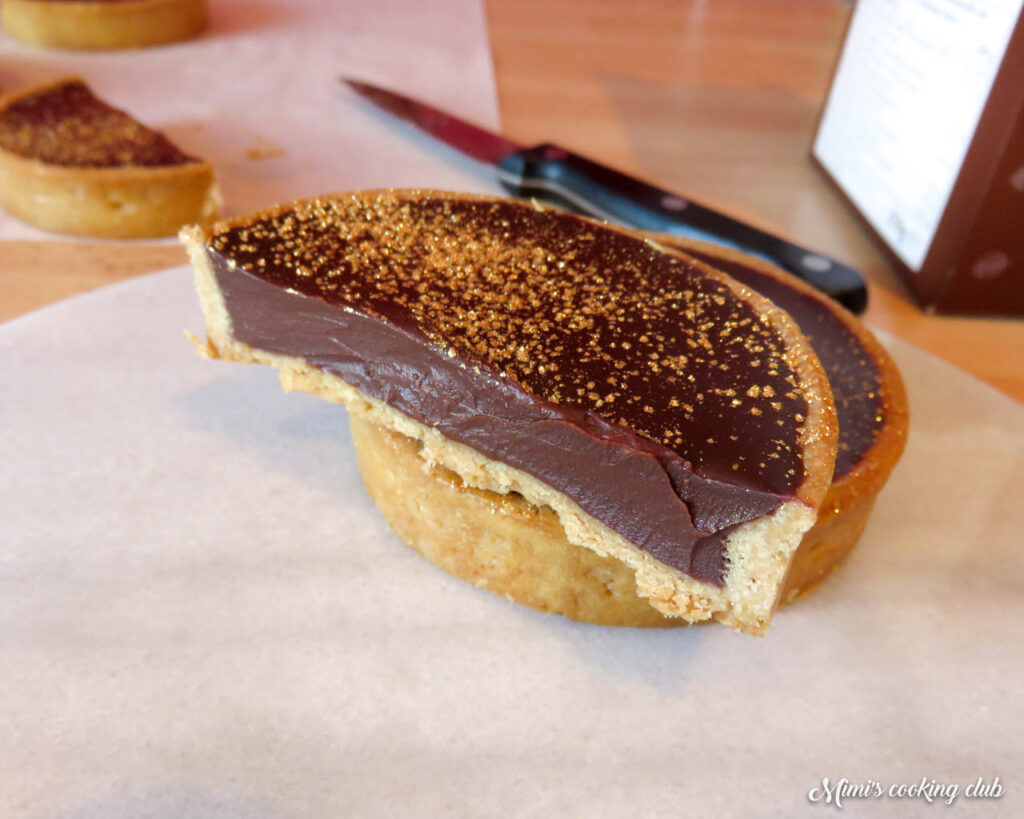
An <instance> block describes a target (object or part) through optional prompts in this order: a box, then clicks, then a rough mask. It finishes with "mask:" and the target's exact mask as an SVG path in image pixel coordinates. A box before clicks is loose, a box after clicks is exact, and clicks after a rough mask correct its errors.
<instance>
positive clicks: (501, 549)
mask: <svg viewBox="0 0 1024 819" xmlns="http://www.w3.org/2000/svg"><path fill="white" fill-rule="evenodd" d="M349 418H350V422H351V427H352V440H353V443H354V444H355V451H356V459H357V461H358V463H359V470H360V472H361V473H362V475H363V480H364V481H365V483H366V488H367V491H368V492H369V493H370V497H371V498H372V499H373V502H374V503H375V504H376V505H377V507H378V508H379V509H380V511H381V513H382V514H383V515H384V518H385V519H386V520H387V521H388V524H389V525H390V526H391V528H392V529H393V530H394V532H395V534H397V535H398V536H399V537H400V538H401V539H402V540H404V541H405V542H406V543H408V544H409V545H410V546H412V547H413V548H414V549H415V550H416V551H418V552H419V553H420V554H422V555H423V556H424V557H426V558H427V559H428V560H429V561H431V562H432V563H434V564H436V565H437V566H440V567H441V568H442V569H444V570H445V571H446V572H448V573H450V574H453V575H455V576H456V577H459V578H461V579H462V580H466V581H468V582H470V583H472V584H473V585H474V586H479V587H480V588H482V589H486V590H487V591H489V592H492V593H494V594H497V595H500V596H502V597H505V598H507V599H509V600H512V601H513V602H516V603H520V604H522V605H524V606H529V607H530V608H534V609H537V610H539V611H544V612H549V613H551V614H561V615H564V616H566V617H570V618H572V619H573V620H580V621H583V622H586V623H596V624H598V625H604V626H638V627H648V626H650V627H664V626H680V625H686V624H687V623H686V621H684V620H680V619H678V618H672V617H666V616H665V615H663V614H661V613H659V612H658V611H656V610H655V609H653V608H652V607H651V606H650V605H649V604H648V603H647V601H645V600H644V599H643V598H641V597H640V596H639V595H638V594H637V590H636V580H635V578H634V575H633V572H632V571H630V570H629V568H627V567H626V565H625V564H624V563H623V562H622V561H620V560H615V559H614V558H611V557H602V556H600V555H598V554H597V553H595V552H592V551H591V550H590V549H585V548H583V547H582V546H576V545H574V544H572V543H570V542H569V541H568V540H567V539H566V537H565V530H564V529H563V528H562V526H561V524H560V523H559V522H558V515H556V514H555V513H554V512H553V511H552V510H551V509H550V508H549V507H538V506H535V505H534V504H532V503H528V502H527V501H526V500H525V499H524V498H523V497H522V496H521V495H519V494H515V493H509V494H499V493H497V492H492V491H488V490H482V489H474V488H472V487H468V486H466V484H465V483H464V482H463V480H462V479H461V478H460V477H459V476H458V475H457V474H456V473H455V472H452V471H451V470H450V469H446V468H445V467H443V466H440V465H438V464H434V465H433V466H430V465H428V464H427V463H426V461H424V460H423V458H421V457H420V449H421V446H420V445H419V444H418V443H417V442H416V441H415V440H413V439H412V438H408V437H406V436H405V435H401V434H399V433H397V432H394V431H393V430H390V429H387V428H385V427H382V426H380V425H379V424H374V423H373V422H371V421H368V420H366V419H365V418H364V417H362V416H360V415H357V414H351V415H350V416H349Z"/></svg>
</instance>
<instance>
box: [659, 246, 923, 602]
mask: <svg viewBox="0 0 1024 819" xmlns="http://www.w3.org/2000/svg"><path fill="white" fill-rule="evenodd" d="M648 236H649V237H651V238H653V239H654V240H655V241H657V242H659V243H661V244H662V245H664V246H665V247H668V248H671V249H672V250H678V251H682V252H685V253H686V254H687V255H688V256H690V257H692V258H695V259H698V260H700V261H702V262H705V263H707V264H709V265H712V266H713V267H715V268H716V269H718V270H721V271H722V272H724V273H726V274H728V275H729V276H731V277H732V278H734V279H736V280H737V281H739V282H741V283H742V284H745V285H746V286H748V287H750V288H752V289H753V290H755V291H757V292H758V293H760V294H761V295H762V296H765V297H766V298H769V299H771V300H772V301H773V302H774V303H775V304H776V305H778V306H779V307H781V308H782V309H783V310H785V311H786V312H787V313H789V315H790V316H791V317H792V318H793V320H794V321H796V323H797V324H798V325H799V326H800V329H801V330H802V331H803V332H804V334H805V335H806V336H807V338H808V340H809V341H810V342H811V346H812V347H813V348H814V351H815V352H816V353H817V354H818V358H819V359H820V360H821V363H822V366H823V367H824V368H825V372H826V373H827V375H828V377H829V383H830V384H831V385H832V394H833V398H834V400H835V405H836V416H837V420H838V422H839V449H838V453H837V455H836V463H835V467H834V472H833V477H832V485H831V486H830V487H829V490H828V494H826V496H825V501H824V503H823V504H822V506H821V510H820V512H819V515H818V522H817V523H815V525H814V527H813V528H812V529H811V530H810V531H809V532H808V533H807V534H806V535H804V539H803V542H802V543H801V544H800V548H799V550H798V551H797V553H796V556H795V557H794V559H793V566H792V568H791V569H790V573H789V577H788V578H787V579H786V583H785V587H784V591H783V600H784V601H788V600H792V599H793V598H794V597H797V596H798V595H800V594H801V593H803V592H805V591H807V590H808V589H810V588H811V587H812V586H814V585H815V584H816V583H818V582H819V581H820V580H822V578H824V577H825V576H826V575H827V574H828V573H829V572H830V571H831V570H832V569H833V568H835V566H836V565H837V564H838V562H839V561H840V560H841V559H842V558H843V557H844V556H845V555H846V554H847V553H849V551H850V550H851V549H852V548H853V547H854V546H855V545H856V544H857V541H858V540H859V539H860V536H861V534H862V532H863V531H864V527H865V525H866V524H867V521H868V517H869V516H870V514H871V510H872V508H873V506H874V503H875V498H876V497H877V495H878V493H879V491H880V490H881V489H882V487H883V486H885V483H886V481H887V480H888V478H889V475H890V473H891V472H892V470H893V469H894V468H895V466H896V463H897V462H898V461H899V458H900V455H902V454H903V447H904V445H905V444H906V439H907V428H908V423H909V412H908V407H907V396H906V391H905V390H904V387H903V379H902V378H901V376H900V373H899V370H898V369H897V367H896V364H895V362H894V361H893V360H892V358H891V357H890V356H889V354H888V353H887V352H886V351H885V348H883V347H882V345H881V344H879V343H878V340H877V339H876V338H875V337H874V336H873V335H872V334H871V332H870V331H869V330H868V329H867V328H866V327H865V326H864V325H863V324H862V323H861V322H860V321H859V320H858V319H857V317H856V316H854V315H853V314H851V313H850V312H849V311H848V310H846V309H845V308H844V307H842V306H841V305H839V304H837V303H836V302H835V301H833V300H832V299H830V298H828V297H826V296H824V295H822V294H821V293H820V292H819V291H817V290H815V289H814V288H813V287H811V286H810V285H808V284H806V283H805V282H803V281H801V280H800V279H798V278H797V277H796V276H793V275H791V274H790V273H788V272H786V271H785V270H782V269H781V268H779V267H777V266H776V265H773V264H771V263H770V262H767V261H764V260H763V259H759V258H757V257H754V256H750V255H748V254H745V253H740V252H738V251H735V250H730V249H728V248H723V247H720V246H718V245H713V244H709V243H707V242H697V241H691V240H684V239H680V238H678V237H675V236H668V235H656V234H648Z"/></svg>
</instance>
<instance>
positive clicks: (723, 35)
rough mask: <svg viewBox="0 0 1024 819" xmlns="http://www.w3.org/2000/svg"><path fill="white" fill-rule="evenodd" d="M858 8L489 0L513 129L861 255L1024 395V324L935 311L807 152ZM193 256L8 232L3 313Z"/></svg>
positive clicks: (880, 291) (884, 320) (733, 0)
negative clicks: (898, 272) (12, 238)
mask: <svg viewBox="0 0 1024 819" xmlns="http://www.w3.org/2000/svg"><path fill="white" fill-rule="evenodd" d="M849 14H850V6H849V5H848V4H847V3H844V2H840V1H839V0H714V2H708V0H689V2H684V0H629V1H628V2H627V0H586V2H582V1H581V0H488V2H487V16H488V25H489V29H490V33H491V44H492V49H493V53H494V63H495V70H496V75H497V82H498V92H499V100H500V104H501V111H502V116H503V119H504V129H505V131H506V132H507V134H508V135H509V136H511V137H513V138H515V139H517V140H520V141H522V142H525V143H527V144H531V143H536V142H541V141H553V142H560V143H563V144H565V145H567V146H570V147H572V148H574V149H575V150H577V151H579V152H580V153H584V154H587V155H589V156H592V157H593V158H595V159H597V160H599V161H602V162H605V163H606V164H610V165H614V166H616V167H619V168H621V169H623V170H626V171H629V172H632V173H635V174H637V175H639V176H642V177H645V178H647V179H650V180H652V181H655V180H656V181H657V182H658V183H659V184H660V185H662V186H663V187H667V188H670V189H673V190H678V191H680V192H684V193H686V194H687V195H689V196H691V197H693V198H695V199H700V200H704V201H708V202H712V203H716V204H718V205H719V206H722V207H727V208H729V209H730V210H732V211H733V212H735V213H737V214H738V215H740V216H743V217H745V218H748V219H750V220H751V221H754V222H756V223H759V224H761V225H769V226H774V227H775V228H776V229H777V230H781V231H783V232H785V233H787V234H789V235H790V236H792V237H794V238H795V239H797V240H798V241H799V242H801V243H802V244H805V245H808V246H810V247H815V248H820V249H821V250H823V251H825V252H828V253H830V254H831V255H834V256H836V257H838V258H841V259H843V260H845V261H847V262H849V263H850V264H852V265H853V266H854V267H857V268H858V269H860V270H862V271H863V272H864V273H865V274H866V275H867V277H868V279H869V282H870V284H871V305H870V307H869V310H868V313H867V317H866V318H867V321H868V322H869V323H870V324H871V325H872V326H874V327H876V328H880V329H883V330H886V331H888V332H891V333H892V334H894V335H896V336H898V337H900V338H902V339H904V340H906V341H909V342H911V343H912V344H915V345H917V346H919V347H922V348H924V349H926V350H929V351H930V352H932V353H934V354H935V355H937V356H939V357H941V358H943V359H945V360H947V361H949V362H951V363H953V364H955V365H956V366H958V367H960V368H962V369H964V370H967V371H968V372H970V373H972V374H974V375H975V376H977V377H978V378H981V379H982V380H984V381H987V382H988V383H990V384H992V385H994V386H995V387H997V388H998V389H1000V390H1002V391H1003V392H1005V393H1007V394H1009V395H1011V396H1013V397H1014V398H1016V399H1017V400H1018V401H1022V402H1024V321H1022V320H1011V319H991V318H987V319H979V318H957V317H944V316H931V315H926V314H925V313H923V312H922V311H921V310H920V309H919V308H918V307H917V306H916V305H915V304H914V302H913V301H912V299H911V298H910V296H909V295H908V293H907V291H906V289H905V288H904V287H903V285H902V284H901V282H900V281H899V280H898V279H897V277H896V276H895V274H894V273H893V271H892V269H891V267H890V265H889V263H888V262H887V260H886V259H885V258H884V256H883V255H882V253H881V252H880V250H879V249H878V247H877V246H876V245H875V244H874V242H873V240H872V239H871V238H870V236H869V235H868V233H867V231H865V230H864V229H863V228H862V227H861V226H860V224H859V223H858V222H857V220H856V219H855V218H854V216H853V214H852V212H851V211H850V210H848V208H847V207H846V205H845V204H844V203H843V202H842V201H841V199H840V198H839V196H838V195H837V194H836V193H835V192H834V191H833V190H832V188H831V187H830V186H829V184H828V183H827V182H826V181H825V179H824V178H823V177H822V176H821V175H820V174H819V173H818V172H817V171H816V169H815V168H814V167H812V165H811V163H810V162H809V160H808V155H809V146H810V142H811V138H812V135H813V131H814V126H815V123H816V120H817V115H818V111H819V110H820V108H821V105H822V102H823V100H824V97H825V94H826V91H827V89H828V83H829V80H830V77H831V73H832V68H833V65H834V63H835V60H836V57H837V55H838V50H839V47H840V43H841V40H842V34H843V30H844V27H845V24H846V21H847V18H848V16H849ZM184 261H185V259H184V254H183V252H182V251H181V250H180V249H179V248H177V247H174V246H167V245H149V244H136V243H132V244H118V243H105V244H98V243H97V244H81V243H75V244H68V243H61V242H22V241H18V242H0V320H4V319H7V318H11V317H13V316H17V315H20V314H22V313H24V312H27V311H29V310H33V309H36V308H38V307H42V306H44V305H46V304H49V303H52V302H54V301H57V300H59V299H62V298H66V297H68V296H71V295H75V294H77V293H81V292H85V291H87V290H92V289H95V288H97V287H102V286H104V285H107V284H111V283H114V282H117V281H120V280H122V279H126V278H129V277H131V276H137V275H141V274H144V273H149V272H152V271H155V270H159V269H161V268H164V267H169V266H172V265H176V264H181V263H183V262H184Z"/></svg>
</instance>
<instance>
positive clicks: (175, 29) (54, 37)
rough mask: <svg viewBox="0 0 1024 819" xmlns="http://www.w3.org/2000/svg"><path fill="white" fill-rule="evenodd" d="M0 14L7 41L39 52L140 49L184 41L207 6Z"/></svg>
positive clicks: (165, 2) (158, 4)
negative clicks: (31, 46) (6, 33)
mask: <svg viewBox="0 0 1024 819" xmlns="http://www.w3.org/2000/svg"><path fill="white" fill-rule="evenodd" d="M0 13H2V17H3V24H4V28H5V29H6V30H7V32H8V33H9V34H10V35H11V36H12V37H14V38H15V39H17V40H21V41H22V42H24V43H29V44H30V45H35V46H40V47H42V48H68V49H84V50H90V51H106V50H113V49H119V48H143V47H145V46H152V45H159V44H161V43H171V42H176V41H178V40H185V39H188V38H189V37H193V36H195V35H196V34H198V33H199V32H200V31H202V30H203V29H204V28H205V27H206V0H128V2H119V3H88V2H74V0H68V1H67V2H53V3H50V2H47V3H40V2H34V0H4V2H3V4H2V6H0Z"/></svg>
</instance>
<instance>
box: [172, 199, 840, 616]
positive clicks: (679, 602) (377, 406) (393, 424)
mask: <svg viewBox="0 0 1024 819" xmlns="http://www.w3.org/2000/svg"><path fill="white" fill-rule="evenodd" d="M249 218H252V217H249ZM235 221H237V220H235ZM233 223H234V222H232V223H227V224H229V225H230V224H233ZM222 227H224V224H223V223H222V224H220V225H215V226H213V227H212V228H211V229H210V230H212V231H216V230H217V229H219V228H222ZM209 235H211V234H210V233H209V232H208V231H207V230H203V229H201V228H197V227H193V228H186V229H184V230H183V231H182V232H181V238H182V241H183V242H184V244H185V245H186V247H187V248H188V250H189V255H190V257H191V260H192V264H193V267H194V269H195V273H196V286H197V290H198V293H199V298H200V302H201V305H202V308H203V312H204V315H205V320H206V333H207V340H206V342H205V343H201V342H200V343H199V347H200V351H201V352H202V353H203V354H204V355H206V356H208V357H210V358H221V359H225V360H230V361H238V362H251V363H262V364H267V365H270V366H273V367H276V368H277V369H278V370H279V373H280V378H281V383H282V386H283V387H284V389H285V390H286V391H290V390H300V391H303V392H308V393H311V394H314V395H317V396H319V397H321V398H324V399H326V400H329V401H333V402H336V403H341V404H344V405H345V406H347V407H348V409H349V410H350V412H352V413H353V415H355V416H358V417H361V418H365V419H366V420H368V421H370V422H372V423H375V424H378V425H380V426H382V427H384V428H386V429H389V430H392V431H394V432H397V433H399V434H401V435H404V436H405V437H407V438H410V439H412V440H413V441H415V442H417V446H418V447H419V451H420V457H421V458H422V459H423V461H424V463H425V464H426V465H428V466H429V467H433V466H441V467H443V468H445V469H447V470H450V471H451V472H453V473H455V474H456V475H457V476H458V477H459V479H460V480H461V481H462V483H463V484H464V485H465V486H466V487H469V488H471V489H476V490H483V491H490V492H495V493H497V494H499V495H508V494H510V493H516V494H518V495H520V496H522V497H523V498H524V499H525V501H526V502H527V503H530V504H532V505H534V506H536V507H539V508H544V507H547V508H549V509H551V510H552V512H553V513H554V514H555V515H556V516H557V518H558V521H559V524H560V525H561V527H562V529H563V530H564V533H565V537H566V539H567V540H568V542H569V543H571V544H574V545H575V546H578V547H583V548H585V549H588V550H590V551H591V552H593V553H595V554H597V555H599V556H601V557H610V558H612V559H614V560H618V561H620V562H622V563H623V564H625V566H626V567H627V568H628V570H629V571H630V572H632V573H633V575H634V578H635V584H636V589H637V593H638V595H639V596H640V597H641V598H643V599H644V600H646V601H647V602H648V603H649V604H650V605H651V606H652V607H653V608H654V609H656V610H657V611H658V612H660V613H661V614H663V615H666V616H668V617H673V618H680V619H682V620H684V621H686V622H701V621H706V620H709V619H712V618H713V619H715V620H717V621H719V622H721V623H724V624H725V625H727V626H729V627H730V628H733V629H735V630H737V631H741V632H744V633H748V634H754V635H761V634H763V633H764V632H765V630H766V629H767V628H768V625H769V624H770V622H771V618H772V615H773V614H774V612H775V609H776V607H777V605H778V603H779V600H780V596H781V592H782V587H783V584H784V582H785V578H786V576H787V573H788V571H789V567H790V563H791V560H792V557H793V554H794V553H795V551H796V549H797V547H798V546H799V544H800V541H801V539H802V537H803V535H804V533H805V532H807V531H808V530H809V529H810V528H811V526H813V524H814V522H815V520H816V517H817V507H816V505H812V503H809V502H808V501H807V499H806V497H805V495H801V497H803V498H804V499H803V500H800V499H793V500H790V501H784V502H782V503H781V504H780V506H779V507H778V509H777V510H776V511H775V512H774V513H773V514H771V515H768V516H765V517H763V518H760V519H757V520H754V521H751V522H749V523H747V524H744V525H742V526H739V527H737V528H736V529H735V530H733V532H731V533H730V535H729V536H728V537H727V538H726V541H725V550H726V563H727V566H728V571H727V574H726V577H725V581H724V584H723V585H722V586H716V585H714V584H710V583H704V582H701V581H698V580H695V579H694V578H692V577H689V576H688V575H686V574H684V573H683V572H681V571H679V570H677V569H674V568H672V567H669V566H666V565H665V564H662V563H660V562H659V561H657V560H655V559H654V558H653V557H651V556H650V555H649V554H648V553H646V552H644V551H643V550H641V549H640V548H638V547H637V546H635V545H634V544H632V543H630V542H629V541H627V540H626V539H625V538H623V537H622V536H621V535H619V534H618V533H617V532H614V531H613V530H611V529H609V528H608V527H607V526H605V525H604V524H602V523H600V522H599V521H597V520H596V519H594V518H593V517H591V516H590V515H588V514H586V513H585V512H584V511H583V510H582V509H580V507H579V506H578V505H577V504H576V503H574V502H573V501H572V500H571V499H569V498H568V497H566V496H565V495H563V494H562V493H560V492H557V491H555V490H554V489H552V488H551V487H550V486H548V485H547V484H544V483H543V482H541V481H539V480H537V479H536V478H534V477H533V476H531V475H529V474H527V473H525V472H523V471H521V470H518V469H514V468H512V467H510V466H508V465H506V464H503V463H500V462H498V461H495V460H492V459H489V458H486V457H484V456H482V455H481V454H480V453H478V452H476V451H475V450H473V449H471V448H469V447H467V446H464V445H462V444H460V443H458V442H455V441H451V440H449V439H447V438H445V437H444V436H443V435H442V434H441V433H440V432H439V431H438V430H436V429H434V428H432V427H429V426H426V425H424V424H422V423H420V422H418V421H416V420H414V419H412V418H410V417H409V416H407V415H405V414H403V413H401V412H399V411H397V410H395V409H394V408H392V407H389V406H388V405H386V404H385V403H383V402H381V401H379V400H377V399H375V398H373V397H371V396H368V395H365V394H363V393H361V392H360V391H358V390H356V389H355V388H354V387H352V386H351V385H350V384H347V383H346V382H344V381H342V380H341V379H339V378H337V377H335V376H332V375H330V374H328V373H326V372H324V371H322V370H319V369H317V368H314V367H312V366H310V365H309V364H307V363H306V362H304V361H303V360H301V359H300V358H296V357H291V356H284V355H279V354H275V353H271V352H267V351H263V350H257V349H254V348H252V347H250V346H249V345H247V344H244V343H242V342H240V341H238V340H237V339H235V338H234V337H233V335H232V325H231V318H230V316H229V314H228V312H227V308H226V306H225V303H224V299H223V295H222V294H221V292H220V290H219V287H218V284H217V279H216V275H215V273H214V271H213V267H212V264H211V262H210V259H209V256H208V255H207V253H206V250H205V242H206V240H207V239H208V237H209ZM716 275H718V274H717V273H716ZM730 281H731V280H730ZM733 284H735V283H733ZM735 286H736V287H737V288H738V287H739V285H735ZM743 290H744V292H746V293H750V291H747V290H745V289H743ZM751 295H752V299H753V300H757V301H760V302H764V304H765V305H767V304H768V303H767V302H765V301H764V300H763V299H760V297H758V296H756V295H753V294H751ZM766 309H768V308H766ZM779 315H782V321H783V323H784V324H786V326H787V327H789V326H790V325H789V324H788V322H789V320H788V317H785V316H784V315H783V314H779ZM791 329H792V332H793V336H791V338H793V337H795V339H796V340H795V341H794V342H792V343H794V344H795V345H798V347H799V348H800V349H801V350H803V352H802V353H801V356H802V359H801V366H802V367H804V368H805V369H804V370H803V371H802V372H803V374H804V377H805V378H807V382H805V383H809V384H811V388H810V389H811V394H813V395H814V396H815V397H816V399H817V400H816V401H815V402H814V403H812V404H811V407H810V412H811V415H812V417H811V419H809V421H808V424H807V425H806V426H807V427H809V428H811V427H812V422H814V426H813V432H812V431H805V439H804V448H805V456H806V457H805V463H806V466H807V470H808V479H807V480H806V481H805V484H804V487H802V490H803V491H804V492H805V494H806V493H807V492H813V493H814V495H813V501H814V503H818V502H820V499H821V497H822V496H823V495H824V492H825V489H826V487H827V479H826V478H825V474H824V473H825V471H826V470H827V472H828V473H831V469H832V459H834V457H835V445H836V444H835V423H834V410H833V408H832V404H831V394H830V393H829V391H828V385H827V381H826V380H825V379H824V374H823V372H822V371H821V369H820V365H818V363H817V360H816V359H815V358H813V354H811V353H810V351H809V348H807V345H806V341H805V340H803V338H802V336H800V335H799V334H798V333H797V332H796V328H795V325H792V328H791ZM815 368H816V369H815ZM808 373H809V375H808ZM819 489H820V492H819Z"/></svg>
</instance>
